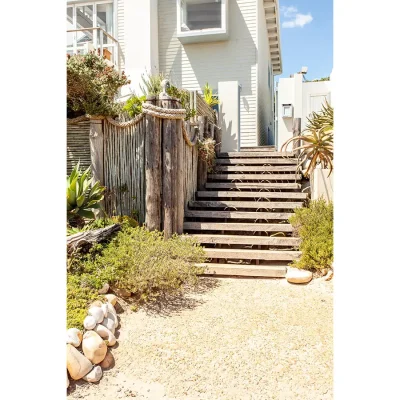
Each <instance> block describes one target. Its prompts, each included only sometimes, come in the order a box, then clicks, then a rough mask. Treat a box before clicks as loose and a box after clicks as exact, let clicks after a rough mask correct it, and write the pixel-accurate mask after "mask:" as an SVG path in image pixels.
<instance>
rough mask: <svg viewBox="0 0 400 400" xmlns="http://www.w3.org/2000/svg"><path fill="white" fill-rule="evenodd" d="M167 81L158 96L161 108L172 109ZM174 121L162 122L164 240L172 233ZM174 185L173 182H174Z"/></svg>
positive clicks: (163, 83)
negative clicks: (167, 90)
mask: <svg viewBox="0 0 400 400" xmlns="http://www.w3.org/2000/svg"><path fill="white" fill-rule="evenodd" d="M168 84H169V83H168V81H166V80H164V81H163V82H162V86H163V91H162V92H161V93H160V95H159V99H160V103H161V107H162V108H172V101H171V97H170V96H168V94H167V92H166V88H167V85H168ZM174 123H175V121H174V120H171V119H163V121H162V140H163V145H162V172H163V177H162V205H163V229H164V238H165V239H169V238H170V237H171V236H172V233H173V225H174V204H173V187H172V185H173V173H174V171H173V168H174V165H173V163H174V161H175V160H174V150H173V147H174V145H175V142H176V140H175V139H176V129H175V126H174ZM174 183H175V182H174Z"/></svg>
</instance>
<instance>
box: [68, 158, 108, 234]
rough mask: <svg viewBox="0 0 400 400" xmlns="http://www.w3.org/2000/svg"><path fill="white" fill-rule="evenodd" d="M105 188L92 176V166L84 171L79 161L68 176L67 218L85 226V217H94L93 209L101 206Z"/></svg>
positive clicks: (75, 224)
mask: <svg viewBox="0 0 400 400" xmlns="http://www.w3.org/2000/svg"><path fill="white" fill-rule="evenodd" d="M104 190H105V188H104V187H103V186H100V182H98V181H97V182H94V180H93V178H90V167H89V168H88V169H87V170H86V171H82V170H81V169H80V167H79V162H78V164H77V165H75V167H74V169H73V170H72V172H71V175H70V176H67V220H68V221H69V223H70V224H71V225H74V226H83V225H84V218H87V219H94V212H93V210H95V209H99V208H100V202H101V200H103V197H104V196H103V192H104Z"/></svg>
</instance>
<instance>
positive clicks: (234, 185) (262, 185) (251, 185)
mask: <svg viewBox="0 0 400 400" xmlns="http://www.w3.org/2000/svg"><path fill="white" fill-rule="evenodd" d="M300 188H301V185H300V184H299V183H284V182H278V183H269V182H248V183H246V182H245V183H243V182H229V183H227V182H223V183H214V182H212V183H206V189H300Z"/></svg>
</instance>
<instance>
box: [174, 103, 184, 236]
mask: <svg viewBox="0 0 400 400" xmlns="http://www.w3.org/2000/svg"><path fill="white" fill-rule="evenodd" d="M178 105H179V108H181V107H182V105H181V104H179V103H178ZM175 123H176V139H177V141H176V149H177V152H176V153H177V157H176V170H175V171H176V175H175V178H176V181H175V184H176V232H177V233H178V234H179V235H180V234H182V233H183V220H184V214H185V195H184V193H183V192H184V185H183V163H184V155H185V154H184V146H185V143H184V141H183V136H182V135H183V132H182V122H181V120H175ZM183 123H184V122H183Z"/></svg>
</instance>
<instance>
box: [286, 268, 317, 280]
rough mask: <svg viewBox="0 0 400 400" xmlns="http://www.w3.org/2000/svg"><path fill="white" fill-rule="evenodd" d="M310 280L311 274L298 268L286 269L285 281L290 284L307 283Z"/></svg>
mask: <svg viewBox="0 0 400 400" xmlns="http://www.w3.org/2000/svg"><path fill="white" fill-rule="evenodd" d="M311 279H312V272H311V271H306V270H304V269H298V268H288V269H287V272H286V280H287V281H288V282H290V283H307V282H310V281H311Z"/></svg>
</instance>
